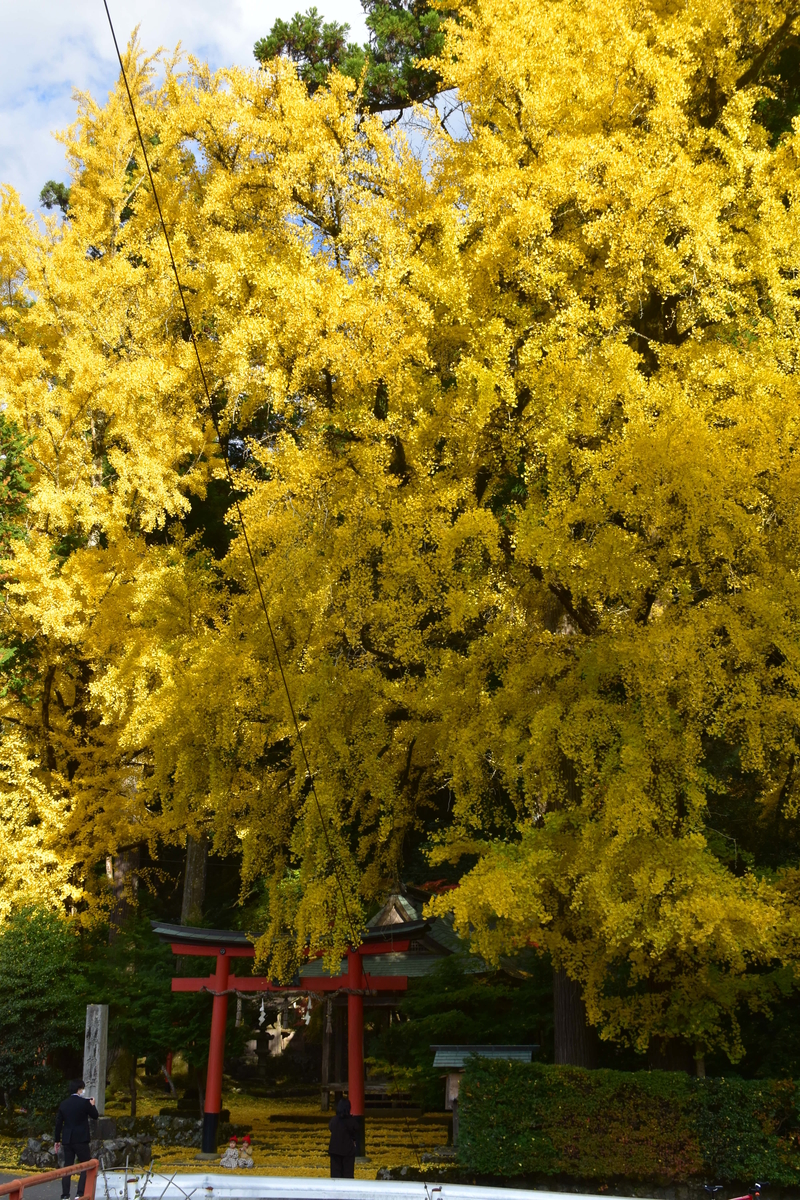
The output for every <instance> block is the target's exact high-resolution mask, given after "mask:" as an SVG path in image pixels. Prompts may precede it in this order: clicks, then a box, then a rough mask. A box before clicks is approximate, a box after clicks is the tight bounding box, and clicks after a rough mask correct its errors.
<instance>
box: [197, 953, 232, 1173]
mask: <svg viewBox="0 0 800 1200" xmlns="http://www.w3.org/2000/svg"><path fill="white" fill-rule="evenodd" d="M228 974H229V971H228V956H227V954H226V953H225V948H224V947H222V948H221V949H220V952H219V954H218V955H217V972H216V975H215V976H214V991H215V992H224V991H226V989H227V987H228ZM227 1019H228V997H227V996H215V997H214V1007H213V1008H212V1010H211V1041H210V1043H209V1047H208V1074H207V1076H206V1103H205V1112H204V1113H203V1154H216V1152H217V1134H218V1132H219V1114H220V1109H221V1108H222V1064H223V1062H224V1059H225V1024H226V1022H227Z"/></svg>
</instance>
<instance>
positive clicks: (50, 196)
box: [39, 179, 69, 216]
mask: <svg viewBox="0 0 800 1200" xmlns="http://www.w3.org/2000/svg"><path fill="white" fill-rule="evenodd" d="M39 203H40V204H42V205H43V206H44V207H45V208H60V209H61V211H62V213H63V214H64V216H66V215H67V210H68V209H69V188H68V187H67V185H66V184H65V183H59V182H58V181H57V180H56V179H48V181H47V183H46V184H45V185H44V187H43V188H42V190H41V191H40V192H39Z"/></svg>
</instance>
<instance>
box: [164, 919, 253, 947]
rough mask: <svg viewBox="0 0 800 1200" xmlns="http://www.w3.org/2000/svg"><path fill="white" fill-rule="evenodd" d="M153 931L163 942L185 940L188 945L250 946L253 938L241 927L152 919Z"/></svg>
mask: <svg viewBox="0 0 800 1200" xmlns="http://www.w3.org/2000/svg"><path fill="white" fill-rule="evenodd" d="M150 924H151V926H152V929H153V933H154V934H155V935H156V937H157V938H158V939H159V941H162V942H183V943H184V944H185V945H187V946H226V947H227V946H231V947H232V946H250V947H252V945H253V942H252V939H251V938H249V937H248V936H247V934H246V933H242V932H241V930H239V929H201V928H199V927H198V926H195V925H170V924H168V923H167V922H166V921H151V922H150Z"/></svg>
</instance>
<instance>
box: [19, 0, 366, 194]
mask: <svg viewBox="0 0 800 1200" xmlns="http://www.w3.org/2000/svg"><path fill="white" fill-rule="evenodd" d="M310 3H311V0H259V2H255V0H109V6H110V8H111V15H112V17H113V19H114V25H115V27H116V31H117V38H118V40H119V42H120V44H124V43H125V42H127V40H128V36H129V34H130V32H131V30H132V29H133V28H134V26H136V25H137V24H138V25H139V26H140V32H139V36H140V39H141V42H142V45H143V46H144V48H145V49H146V50H154V49H156V48H157V47H158V46H165V47H167V48H168V49H172V48H173V47H174V46H175V45H176V43H177V42H179V41H180V42H181V44H182V46H183V49H184V50H185V51H187V52H191V53H192V54H196V55H198V56H199V57H200V58H203V59H205V60H207V61H208V62H209V63H210V64H211V65H212V66H213V67H218V66H225V65H228V64H232V63H237V64H239V65H244V66H250V65H252V64H253V62H254V60H253V43H254V42H255V41H256V39H257V38H259V37H262V36H264V34H266V33H268V32H269V29H270V27H271V26H272V23H273V21H274V20H275V18H276V17H279V16H280V17H285V18H286V17H290V16H291V15H292V13H294V12H295V11H296V10H297V9H306V8H308V7H309V6H310ZM317 8H319V10H320V12H321V13H322V14H323V15H324V16H325V18H326V19H327V20H333V19H335V20H337V21H347V22H348V24H349V25H350V27H351V36H352V37H354V39H355V40H358V41H363V40H365V38H366V29H365V27H364V22H363V11H362V9H361V4H360V3H359V0H317ZM117 70H118V66H117V62H116V58H115V56H114V47H113V44H112V42H111V35H110V33H109V31H108V25H107V23H106V15H105V11H104V9H103V2H102V0H0V183H9V184H11V185H12V186H13V187H15V188H16V189H17V191H18V192H19V193H20V195H21V197H22V200H23V201H24V203H25V204H27V205H28V207H30V208H36V207H38V197H39V191H40V189H41V187H42V184H43V183H44V182H45V180H47V179H64V180H66V178H67V176H66V171H65V166H64V153H63V150H62V147H61V146H60V145H59V143H58V142H56V141H55V139H54V138H53V137H52V135H51V131H52V130H55V129H64V128H66V126H67V125H69V124H70V123H71V121H72V120H73V119H74V115H75V104H74V101H73V99H72V90H73V88H77V89H78V90H79V91H88V92H91V93H92V94H93V95H94V96H95V97H96V98H97V99H100V100H104V99H105V97H106V95H107V93H108V91H109V88H110V87H111V86H112V84H113V82H114V79H115V78H116V73H117Z"/></svg>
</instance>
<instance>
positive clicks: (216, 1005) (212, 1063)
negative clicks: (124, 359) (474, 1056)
mask: <svg viewBox="0 0 800 1200" xmlns="http://www.w3.org/2000/svg"><path fill="white" fill-rule="evenodd" d="M152 926H153V931H154V933H155V934H156V936H157V937H158V938H159V939H160V940H161V941H162V942H168V943H169V944H170V946H171V947H172V953H173V954H185V955H190V956H195V955H200V956H203V957H211V958H216V960H217V962H216V970H215V972H214V974H213V975H208V976H206V977H205V978H195V979H190V978H187V977H185V976H181V975H178V976H176V977H175V978H173V980H172V990H173V992H201V991H207V992H209V993H210V994H211V995H212V996H213V997H214V1001H213V1007H212V1010H211V1038H210V1042H209V1048H208V1074H207V1076H206V1097H205V1110H204V1112H203V1153H204V1154H215V1153H216V1150H217V1133H218V1129H219V1114H220V1110H221V1108H222V1066H223V1061H224V1058H225V1025H226V1022H227V1018H228V996H229V995H231V994H235V993H236V992H237V991H238V992H276V993H278V994H281V993H293V994H295V995H296V994H297V993H298V992H306V993H308V992H336V991H340V990H346V992H347V1090H348V1098H349V1100H350V1108H351V1112H352V1114H353V1116H354V1117H357V1118H358V1122H359V1125H360V1127H361V1137H360V1145H359V1148H358V1150H359V1154H363V1153H364V996H365V995H369V994H370V993H371V992H404V991H405V990H406V988H407V987H408V976H406V975H368V974H367V972H366V971H365V970H364V968H363V963H362V960H363V959H364V958H365V957H367V956H369V955H373V954H387V953H395V954H396V953H398V952H403V951H407V950H408V949H409V946H410V943H411V939H412V937H419V935H420V934H421V933H424V931H425V930H426V929H427V928H428V922H427V921H409V922H404V923H401V924H398V925H383V926H379V927H378V928H376V929H367V930H365V931H364V933H363V935H362V937H363V941H362V943H361V945H360V946H358V947H357V948H356V949H350V950H348V952H347V971H346V973H343V974H340V975H309V976H306V977H305V979H304V978H303V973H302V970H301V971H300V983H299V984H297V985H295V984H292V985H290V986H289V987H279V986H277V985H276V984H274V983H272V982H271V981H270V980H269V979H266V978H264V977H263V976H258V975H235V974H233V973H232V971H231V969H230V960H231V959H232V958H253V957H254V955H255V948H254V946H253V943H252V942H251V941H250V939H249V938H248V937H247V935H246V934H244V933H240V932H239V931H238V930H232V929H199V928H194V927H192V926H188V925H167V924H164V923H163V922H161V921H153V922H152Z"/></svg>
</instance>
